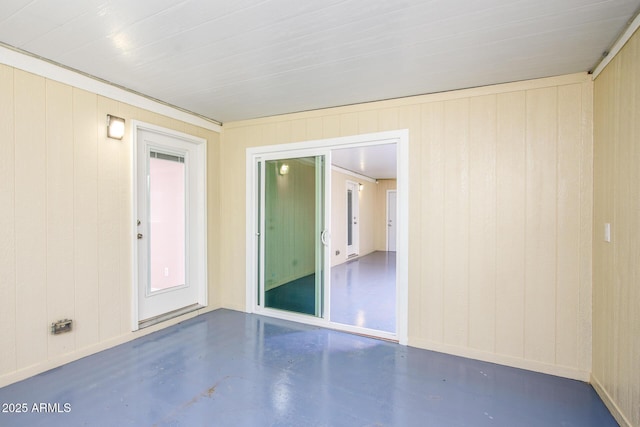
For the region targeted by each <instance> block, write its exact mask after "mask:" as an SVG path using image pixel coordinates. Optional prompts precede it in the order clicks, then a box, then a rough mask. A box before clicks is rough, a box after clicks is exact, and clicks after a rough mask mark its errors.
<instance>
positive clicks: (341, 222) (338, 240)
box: [331, 170, 377, 266]
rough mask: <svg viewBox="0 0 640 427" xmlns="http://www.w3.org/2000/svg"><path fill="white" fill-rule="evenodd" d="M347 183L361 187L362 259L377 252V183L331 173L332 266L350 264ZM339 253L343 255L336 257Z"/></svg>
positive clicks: (360, 225) (359, 193) (359, 197)
mask: <svg viewBox="0 0 640 427" xmlns="http://www.w3.org/2000/svg"><path fill="white" fill-rule="evenodd" d="M347 181H351V182H356V183H360V184H362V186H363V188H362V190H361V191H358V193H357V194H356V196H357V197H358V203H359V218H358V225H359V233H360V239H359V248H358V249H359V255H360V256H363V255H367V254H369V253H371V252H373V251H374V245H373V241H374V217H375V216H376V215H377V212H375V209H376V208H375V200H376V193H375V190H376V188H375V185H376V184H375V183H373V182H370V181H366V180H362V179H361V180H358V178H357V177H355V176H351V175H347V174H344V173H341V172H338V171H336V170H333V171H332V172H331V265H332V266H334V265H338V264H342V263H344V262H345V261H347V196H346V194H347ZM336 251H340V253H339V254H336Z"/></svg>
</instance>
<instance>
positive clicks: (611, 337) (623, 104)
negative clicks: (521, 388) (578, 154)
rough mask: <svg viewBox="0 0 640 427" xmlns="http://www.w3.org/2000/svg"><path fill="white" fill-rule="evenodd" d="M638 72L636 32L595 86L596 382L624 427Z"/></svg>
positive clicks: (633, 325) (639, 384) (633, 348)
mask: <svg viewBox="0 0 640 427" xmlns="http://www.w3.org/2000/svg"><path fill="white" fill-rule="evenodd" d="M638 73H640V34H638V33H636V34H635V35H634V36H633V37H632V38H631V40H629V41H628V42H627V44H626V45H625V47H624V48H623V49H622V50H621V51H620V53H619V54H618V55H617V56H616V57H615V58H614V59H613V60H612V61H611V62H610V63H609V65H607V67H606V68H605V69H604V71H603V72H602V73H601V74H600V75H599V76H598V78H597V79H596V82H595V89H594V92H595V93H594V96H595V100H594V128H595V132H594V207H595V209H594V224H593V241H594V244H593V378H594V380H595V381H594V382H595V383H596V384H597V387H596V389H598V390H603V391H604V394H603V395H604V397H605V401H606V402H607V403H609V405H610V407H614V408H615V410H614V411H612V412H613V413H614V415H615V416H616V418H617V420H618V421H619V423H620V424H621V425H627V424H629V425H640V406H638V402H640V380H639V379H640V377H639V376H638V372H640V339H638V331H639V330H640V316H639V315H638V305H639V304H640V294H639V292H638V277H640V264H638V255H639V254H640V232H639V231H638V230H639V229H640V219H638V211H639V210H640V196H639V195H638V194H639V189H640V184H639V183H638V182H639V180H640V174H639V173H638V163H639V162H640V148H638V138H639V137H640V125H639V124H638V120H637V117H638V114H640V84H639V83H638V78H637V76H638ZM607 222H608V223H611V230H612V239H611V242H610V243H607V242H604V241H603V227H604V224H605V223H607ZM618 411H619V412H618Z"/></svg>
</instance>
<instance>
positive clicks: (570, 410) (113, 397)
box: [0, 310, 617, 427]
mask: <svg viewBox="0 0 640 427" xmlns="http://www.w3.org/2000/svg"><path fill="white" fill-rule="evenodd" d="M0 403H2V404H3V406H4V405H5V404H10V403H11V404H23V403H24V404H25V405H26V407H27V408H28V410H27V411H26V413H6V412H0V426H84V425H86V426H154V425H158V426H165V425H166V426H335V427H338V426H421V427H422V426H449V427H455V426H536V427H540V426H580V427H589V426H594V427H596V426H597V427H606V426H616V425H617V424H616V422H615V421H614V419H613V418H612V417H611V415H610V413H609V412H608V411H607V409H606V408H605V406H604V404H603V403H602V401H601V400H600V399H599V398H598V396H597V395H596V393H595V392H594V390H593V389H592V388H591V386H590V385H589V384H586V383H582V382H579V381H573V380H568V379H563V378H558V377H554V376H549V375H544V374H538V373H534V372H530V371H524V370H519V369H514V368H508V367H504V366H499V365H495V364H491V363H485V362H479V361H474V360H469V359H464V358H460V357H455V356H449V355H445V354H441V353H435V352H431V351H426V350H419V349H416V348H411V347H403V346H401V345H398V344H393V343H389V342H385V341H380V340H375V339H371V338H366V337H361V336H356V335H350V334H346V333H342V332H338V331H333V330H328V329H323V328H317V327H312V326H306V325H301V324H297V323H292V322H287V321H282V320H276V319H271V318H268V317H263V316H258V315H250V314H244V313H240V312H236V311H230V310H216V311H213V312H211V313H207V314H204V315H201V316H198V317H196V318H193V319H191V320H188V321H185V322H183V323H180V324H178V325H175V326H172V327H169V328H167V329H164V330H162V331H159V332H155V333H153V334H150V335H147V336H145V337H141V338H139V339H136V340H134V341H131V342H129V343H126V344H123V345H120V346H118V347H114V348H112V349H109V350H106V351H103V352H100V353H98V354H95V355H92V356H89V357H86V358H84V359H81V360H78V361H76V362H73V363H69V364H67V365H64V366H62V367H60V368H57V369H54V370H51V371H49V372H45V373H43V374H40V375H37V376H35V377H33V378H30V379H27V380H24V381H21V382H18V383H15V384H12V385H10V386H7V387H4V388H0ZM42 403H44V404H45V406H44V407H45V408H49V409H51V410H54V409H56V408H57V409H58V410H59V412H54V413H51V412H49V413H41V412H34V411H33V408H34V404H35V405H36V406H35V407H36V408H38V407H39V408H42V406H41V405H40V404H42ZM47 404H48V405H49V406H47ZM14 408H15V406H14ZM3 409H4V408H3ZM66 409H68V411H66ZM65 411H66V412H65Z"/></svg>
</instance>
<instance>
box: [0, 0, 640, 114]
mask: <svg viewBox="0 0 640 427" xmlns="http://www.w3.org/2000/svg"><path fill="white" fill-rule="evenodd" d="M639 6H640V0H607V1H604V0H482V1H479V0H457V1H456V0H323V1H317V0H316V1H312V0H235V1H231V0H226V1H223V0H183V1H180V0H133V1H132V0H65V1H51V0H3V1H2V2H0V42H2V43H4V44H6V45H9V46H12V47H15V48H18V49H20V50H23V51H26V52H30V53H32V54H35V55H39V56H41V57H43V58H46V59H48V60H51V61H55V62H57V63H60V64H63V65H65V66H67V67H71V68H73V69H76V70H79V71H82V72H84V73H87V74H90V75H92V76H96V77H99V78H100V79H104V80H106V81H109V82H112V83H115V84H117V85H120V86H122V87H125V88H128V89H131V90H133V91H136V92H139V93H142V94H144V95H147V96H149V97H152V98H155V99H158V100H161V101H163V102H166V103H169V104H171V105H175V106H177V107H180V108H182V109H186V110H189V111H192V112H195V113H197V114H199V115H202V116H205V117H208V118H211V119H214V120H217V121H220V122H228V121H234V120H240V119H248V118H254V117H262V116H270V115H275V114H281V113H288V112H295V111H304V110H311V109H318V108H323V107H330V106H337V105H346V104H353V103H360V102H365V101H373V100H380V99H386V98H397V97H402V96H408V95H416V94H423V93H432V92H439V91H445V90H452V89H459V88H465V87H473V86H481V85H487V84H493V83H501V82H508V81H516V80H523V79H531V78H537V77H545V76H552V75H560V74H566V73H573V72H580V71H587V70H589V69H591V68H593V66H594V65H595V64H596V63H597V62H598V61H599V58H600V57H601V55H602V53H603V51H605V50H607V49H609V48H610V46H611V45H612V43H613V42H614V41H615V39H616V38H617V36H618V35H619V34H620V33H621V32H622V31H623V30H624V28H625V27H626V25H627V23H628V21H629V20H630V19H631V18H632V17H633V15H634V13H635V11H636V10H638V7H639Z"/></svg>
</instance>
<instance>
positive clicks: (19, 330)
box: [14, 70, 48, 368]
mask: <svg viewBox="0 0 640 427" xmlns="http://www.w3.org/2000/svg"><path fill="white" fill-rule="evenodd" d="M14 76H15V80H14V82H15V88H14V94H15V141H16V145H15V233H16V234H15V236H16V237H15V238H16V242H15V252H16V253H15V255H16V283H17V291H16V356H17V360H18V365H17V367H18V368H24V367H27V366H30V365H33V364H35V363H38V362H39V361H42V360H46V358H47V333H48V330H47V326H48V322H47V287H46V283H47V271H46V255H47V254H46V247H47V242H46V236H47V227H46V200H47V197H46V170H47V169H46V167H47V164H46V146H45V80H44V78H42V77H37V76H34V75H32V74H28V73H25V72H23V71H19V70H15V74H14Z"/></svg>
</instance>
